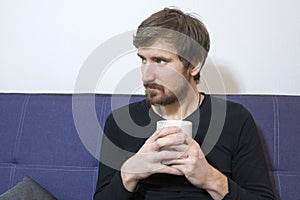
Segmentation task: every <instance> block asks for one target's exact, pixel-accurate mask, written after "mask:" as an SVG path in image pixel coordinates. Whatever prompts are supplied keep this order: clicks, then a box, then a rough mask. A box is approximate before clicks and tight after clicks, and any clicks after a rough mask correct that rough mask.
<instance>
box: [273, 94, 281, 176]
mask: <svg viewBox="0 0 300 200" xmlns="http://www.w3.org/2000/svg"><path fill="white" fill-rule="evenodd" d="M272 99H273V111H274V147H273V148H274V149H273V150H274V164H275V169H276V170H279V139H280V138H279V130H280V129H279V128H280V127H279V126H280V124H279V105H278V97H277V96H275V97H273V98H272Z"/></svg>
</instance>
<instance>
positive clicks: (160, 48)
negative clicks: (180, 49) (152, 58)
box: [138, 40, 177, 56]
mask: <svg viewBox="0 0 300 200" xmlns="http://www.w3.org/2000/svg"><path fill="white" fill-rule="evenodd" d="M138 53H139V54H141V55H143V54H158V55H165V56H177V51H176V50H175V47H174V45H172V44H170V43H167V42H164V41H161V40H159V41H156V42H155V43H154V44H152V45H148V46H144V47H139V48H138Z"/></svg>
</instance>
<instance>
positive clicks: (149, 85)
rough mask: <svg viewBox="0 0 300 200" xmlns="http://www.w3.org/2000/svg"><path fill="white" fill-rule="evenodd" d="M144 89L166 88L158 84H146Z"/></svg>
mask: <svg viewBox="0 0 300 200" xmlns="http://www.w3.org/2000/svg"><path fill="white" fill-rule="evenodd" d="M144 87H145V88H146V89H147V88H153V89H160V90H163V89H164V86H162V85H159V84H157V83H144Z"/></svg>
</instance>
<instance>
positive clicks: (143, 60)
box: [140, 57, 147, 65]
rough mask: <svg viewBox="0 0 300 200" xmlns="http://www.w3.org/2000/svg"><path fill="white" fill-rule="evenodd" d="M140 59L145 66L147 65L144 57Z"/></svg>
mask: <svg viewBox="0 0 300 200" xmlns="http://www.w3.org/2000/svg"><path fill="white" fill-rule="evenodd" d="M140 58H141V61H142V64H143V65H144V64H146V63H147V60H146V59H145V58H143V57H140Z"/></svg>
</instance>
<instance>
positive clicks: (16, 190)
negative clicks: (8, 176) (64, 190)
mask: <svg viewBox="0 0 300 200" xmlns="http://www.w3.org/2000/svg"><path fill="white" fill-rule="evenodd" d="M0 199H1V200H11V199H14V200H35V199H36V200H39V199H43V200H55V199H56V198H55V197H54V196H53V195H51V194H50V193H49V192H48V191H47V190H45V189H44V188H42V187H41V186H40V185H39V184H38V183H37V182H35V181H34V180H32V179H31V178H30V177H28V176H25V177H24V178H23V180H22V181H20V182H19V183H18V184H17V185H15V186H14V187H13V188H11V189H10V190H8V191H7V192H5V193H4V194H2V195H0Z"/></svg>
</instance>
